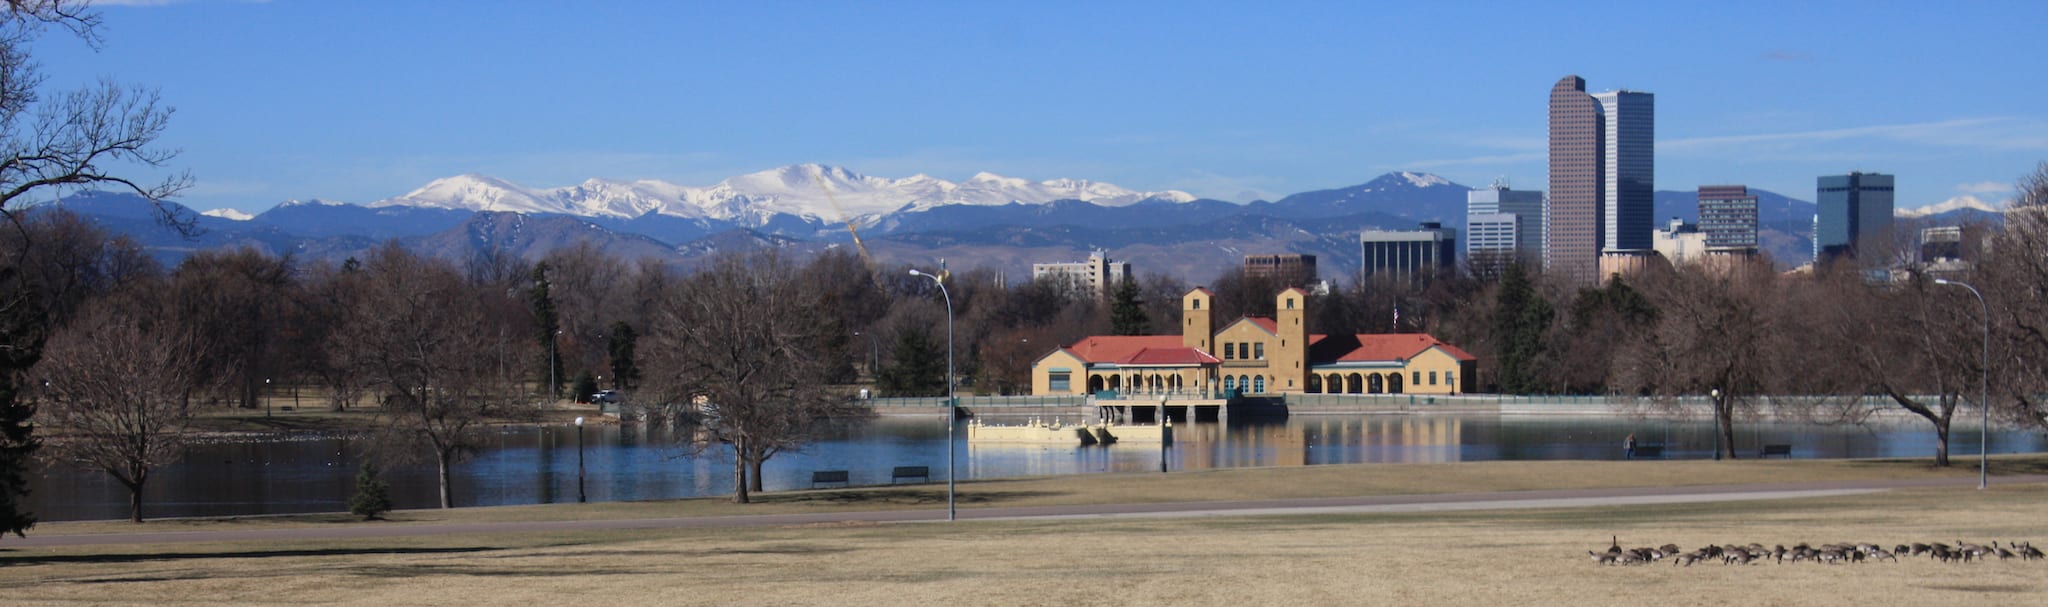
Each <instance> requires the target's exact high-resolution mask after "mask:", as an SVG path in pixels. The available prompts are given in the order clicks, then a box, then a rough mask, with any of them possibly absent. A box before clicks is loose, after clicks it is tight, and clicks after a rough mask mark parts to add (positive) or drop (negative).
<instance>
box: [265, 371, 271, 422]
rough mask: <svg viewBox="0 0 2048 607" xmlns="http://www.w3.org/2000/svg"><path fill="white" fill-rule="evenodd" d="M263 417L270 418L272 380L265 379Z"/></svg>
mask: <svg viewBox="0 0 2048 607" xmlns="http://www.w3.org/2000/svg"><path fill="white" fill-rule="evenodd" d="M263 416H264V417H270V378H268V377H265V378H263Z"/></svg>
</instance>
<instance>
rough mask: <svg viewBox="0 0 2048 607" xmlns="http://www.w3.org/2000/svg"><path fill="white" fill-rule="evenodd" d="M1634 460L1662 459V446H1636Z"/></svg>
mask: <svg viewBox="0 0 2048 607" xmlns="http://www.w3.org/2000/svg"><path fill="white" fill-rule="evenodd" d="M1636 459H1664V446H1663V445H1636Z"/></svg>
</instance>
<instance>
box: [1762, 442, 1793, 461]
mask: <svg viewBox="0 0 2048 607" xmlns="http://www.w3.org/2000/svg"><path fill="white" fill-rule="evenodd" d="M1773 455H1781V456H1784V457H1786V458H1790V457H1792V446H1791V445H1764V448H1763V450H1761V451H1758V452H1757V454H1756V456H1757V458H1758V459H1762V458H1766V457H1770V456H1773Z"/></svg>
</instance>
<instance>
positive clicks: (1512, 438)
mask: <svg viewBox="0 0 2048 607" xmlns="http://www.w3.org/2000/svg"><path fill="white" fill-rule="evenodd" d="M944 423H945V422H944V421H943V420H942V419H939V418H881V419H876V420H873V421H871V422H869V423H866V424H864V425H861V426H859V427H855V428H848V429H844V430H843V431H841V432H839V433H838V434H837V435H836V436H834V437H833V438H831V439H829V440H825V441H822V442H820V443H818V444H815V445H813V446H811V447H810V448H808V449H806V450H804V451H802V452H797V453H785V454H781V455H778V456H776V457H774V458H773V459H771V460H769V462H768V463H767V465H766V467H765V468H764V473H763V477H764V478H763V481H764V485H765V487H766V488H767V489H768V490H769V491H777V490H787V489H800V488H808V487H809V486H810V477H811V472H812V471H814V470H846V471H848V472H849V473H850V475H851V477H852V481H853V483H854V484H886V483H888V482H889V481H890V478H889V472H890V469H891V468H892V467H895V466H918V465H922V466H930V467H931V471H932V475H933V476H932V480H933V481H934V482H944V479H945V465H946V427H945V425H944ZM1712 427H1713V426H1712V423H1711V422H1708V421H1704V420H1702V421H1670V422H1666V421H1659V420H1649V421H1644V420H1636V419H1624V418H1615V417H1580V416H1530V417H1514V416H1500V415H1345V416H1334V415H1297V416H1294V417H1290V418H1285V419H1271V420H1236V419H1233V420H1231V423H1230V424H1228V425H1227V426H1225V425H1218V424H1213V423H1200V424H1194V425H1192V426H1186V425H1183V426H1176V427H1175V430H1176V433H1177V435H1178V436H1177V439H1178V440H1177V441H1176V443H1175V444H1174V445H1173V446H1172V447H1169V448H1167V449H1165V450H1164V451H1165V458H1166V460H1167V465H1168V467H1169V468H1170V469H1172V470H1190V469H1206V468H1235V467H1251V466H1312V465H1321V464H1357V463H1370V464H1402V463H1416V462H1461V461H1487V460H1600V459H1621V457H1622V452H1621V442H1622V437H1624V436H1626V435H1628V434H1629V433H1635V434H1636V440H1637V442H1638V444H1641V445H1651V444H1663V445H1666V449H1667V450H1666V453H1665V456H1666V457H1667V458H1705V457H1711V456H1712V449H1713V445H1714V437H1713V432H1712V431H1711V430H1712ZM584 432H585V435H584V441H585V442H584V445H583V447H584V448H583V456H584V458H585V483H586V490H587V491H588V493H589V498H590V500H591V501H610V500H645V499H664V498H678V497H693V496H708V495H729V494H730V493H731V492H732V468H733V466H732V460H731V458H730V457H729V456H728V455H726V453H725V452H724V451H723V450H717V451H712V452H707V453H703V454H694V455H693V454H690V453H687V452H685V451H683V450H681V449H679V448H677V447H676V446H675V445H676V441H674V440H673V437H672V436H668V435H664V434H661V433H660V432H659V431H656V432H655V433H654V434H653V435H650V434H649V432H650V431H649V430H647V429H645V428H642V427H638V426H630V425H629V426H616V425H605V426H591V427H587V428H585V429H584ZM1736 434H1737V435H1736V443H1737V446H1738V448H1739V449H1740V453H1741V454H1742V455H1743V456H1744V457H1753V456H1754V455H1755V453H1756V451H1757V449H1758V446H1759V445H1763V444H1791V445H1793V450H1792V456H1793V457H1795V458H1860V457H1926V456H1930V455H1932V454H1933V452H1934V433H1933V432H1932V431H1931V430H1930V429H1929V426H1928V425H1927V424H1925V423H1917V422H1912V421H1899V422H1890V423H1885V424H1880V425H1874V426H1867V427H1864V426H1812V425H1797V424H1738V425H1737V433H1736ZM955 435H956V437H957V438H956V441H957V445H958V451H959V459H958V461H957V463H956V465H957V468H956V471H955V475H956V477H957V478H960V479H981V478H1002V477H1016V476H1038V475H1056V474H1093V473H1102V472H1143V471H1156V470H1158V469H1159V460H1160V457H1161V449H1160V447H1159V445H1158V443H1152V444H1149V445H1146V444H1117V445H1111V446H1107V447H1101V446H1090V447H1080V446H1052V445H1035V444H1033V445H1025V444H1002V445H989V444H974V445H970V444H968V443H967V441H966V432H965V429H964V428H961V429H960V430H959V431H957V432H956V433H955ZM1977 435H1978V433H1977V429H1976V426H1974V425H1971V426H1964V425H1963V424H1962V423H1961V422H1958V424H1957V428H1956V431H1955V436H1954V440H1953V441H1952V443H1951V449H1953V456H1954V457H1956V458H1957V459H1958V465H1963V464H1964V463H1965V461H1964V460H1967V459H1968V458H1969V457H1973V456H1975V455H1976V453H1977ZM491 438H492V440H491V444H490V446H489V447H487V448H486V449H484V450H483V452H481V453H479V454H477V455H476V456H474V457H473V458H471V459H469V460H467V461H464V462H462V463H461V464H459V465H457V467H456V469H455V492H456V502H457V505H460V506H482V505H505V504H534V503H550V502H574V501H576V459H577V437H576V429H575V428H574V427H527V428H512V429H506V430H503V431H501V432H497V433H495V434H493V435H492V436H491ZM360 446H361V443H360V441H351V440H347V439H339V438H318V439H299V440H288V441H260V442H215V443H206V444H198V445H193V446H192V447H191V448H190V449H189V450H188V452H187V455H186V457H185V459H184V461H183V462H182V463H179V464H177V465H174V466H169V467H166V468H164V469H162V470H160V471H158V472H157V473H156V474H155V475H154V477H153V478H152V479H151V480H150V483H149V487H148V489H147V491H146V492H145V497H144V500H145V503H144V510H145V512H144V514H145V516H147V517H150V518H160V517H173V516H222V515H248V514H278V513H297V512H334V511H342V510H346V509H347V503H348V496H349V495H350V493H352V492H353V491H354V482H355V472H356V466H357V463H356V462H357V461H359V460H358V459H357V453H356V450H357V449H358V448H359V447H360ZM1990 447H1991V449H1990V450H1991V452H1992V453H2018V452H2039V451H2044V450H2048V437H2044V435H2043V434H2042V433H2040V432H2028V431H2016V430H1994V431H1993V432H1992V433H1991V442H1990ZM385 478H386V479H387V480H389V481H390V482H391V484H392V494H393V498H394V500H395V501H396V502H397V505H398V507H400V508H426V507H432V506H434V505H436V504H437V499H436V497H435V496H436V484H435V479H434V472H433V466H432V465H431V464H430V463H429V464H424V465H415V466H407V467H402V468H399V469H393V470H387V471H386V472H385ZM33 486H34V493H33V494H32V495H31V496H30V499H29V504H30V506H31V508H33V510H34V511H35V512H36V514H37V515H38V516H39V517H40V518H41V519H42V520H45V521H61V520H90V519H118V518H125V517H126V516H127V507H128V506H127V504H128V501H127V499H128V498H127V492H126V490H125V489H123V488H122V487H121V486H120V484H119V483H116V482H114V481H113V480H111V479H110V478H108V477H107V476H106V475H105V474H104V473H99V472H94V471H86V470H79V469H75V468H69V467H56V468H51V469H47V470H45V471H43V473H42V474H41V475H40V476H39V477H37V478H36V479H35V480H34V482H33Z"/></svg>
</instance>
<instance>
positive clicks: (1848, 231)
mask: <svg viewBox="0 0 2048 607" xmlns="http://www.w3.org/2000/svg"><path fill="white" fill-rule="evenodd" d="M1819 181H1820V182H1819V185H1818V187H1817V188H1816V190H1817V191H1816V192H1815V195H1814V202H1815V203H1816V204H1817V205H1818V206H1819V207H1820V208H1819V211H1820V212H1819V214H1818V215H1815V216H1814V219H1813V248H1814V262H1815V263H1822V262H1826V261H1828V260H1832V259H1835V258H1838V257H1841V256H1844V255H1847V256H1849V257H1852V258H1854V257H1859V256H1867V255H1869V254H1870V252H1871V251H1881V250H1882V249H1883V247H1885V246H1888V245H1889V244H1890V242H1889V238H1890V236H1891V227H1892V176H1891V175H1886V174H1883V173H1860V172H1851V173H1849V174H1847V175H1826V176H1822V177H1821V178H1820V180H1819Z"/></svg>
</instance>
